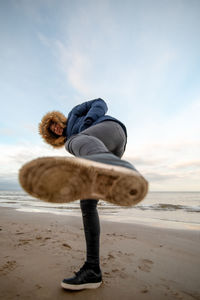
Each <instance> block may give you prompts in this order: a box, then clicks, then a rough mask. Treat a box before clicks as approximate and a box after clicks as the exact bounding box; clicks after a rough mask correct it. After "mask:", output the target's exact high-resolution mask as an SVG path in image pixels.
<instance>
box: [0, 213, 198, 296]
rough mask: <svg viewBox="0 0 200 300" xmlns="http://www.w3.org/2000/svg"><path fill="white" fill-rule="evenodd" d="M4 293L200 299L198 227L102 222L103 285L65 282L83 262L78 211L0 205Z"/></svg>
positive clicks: (1, 288)
mask: <svg viewBox="0 0 200 300" xmlns="http://www.w3.org/2000/svg"><path fill="white" fill-rule="evenodd" d="M0 220H1V222H0V247H1V258H0V299H4V300H6V299H34V300H35V299H55V300H56V299H68V300H70V299H73V300H76V299H89V300H92V299H95V300H98V299H102V300H107V299H109V300H110V299H115V300H118V299H123V300H133V299H136V300H140V299H148V300H150V299H152V300H156V299H159V300H162V299H185V300H186V299H187V300H194V299H200V247H199V246H200V243H199V241H200V231H197V230H177V229H165V228H159V227H157V228H156V227H150V226H145V225H139V224H125V223H118V222H108V221H101V269H102V273H103V284H102V285H101V287H100V288H98V289H96V290H83V291H77V292H74V291H66V290H63V289H62V288H61V287H60V281H61V280H62V279H63V278H64V277H70V276H72V275H73V272H74V271H78V269H79V268H80V267H81V266H82V264H83V263H84V260H85V240H84V232H83V226H82V219H81V217H80V216H76V217H72V216H70V217H68V216H61V215H53V214H47V213H38V214H37V213H25V212H18V211H15V210H14V209H8V208H1V209H0Z"/></svg>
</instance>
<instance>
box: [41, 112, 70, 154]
mask: <svg viewBox="0 0 200 300" xmlns="http://www.w3.org/2000/svg"><path fill="white" fill-rule="evenodd" d="M52 122H55V123H58V124H59V125H60V126H61V127H62V128H66V126H67V118H66V117H65V116H64V115H63V114H62V113H61V112H59V111H52V112H48V113H47V114H46V115H44V117H43V118H42V120H41V122H40V123H39V134H40V135H41V136H42V138H43V140H44V141H45V142H46V143H48V144H50V145H51V146H52V147H54V148H59V147H62V146H64V144H65V142H66V135H61V136H57V135H56V134H54V133H53V132H51V131H50V129H49V127H50V124H51V123H52Z"/></svg>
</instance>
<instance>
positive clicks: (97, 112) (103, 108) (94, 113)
mask: <svg viewBox="0 0 200 300" xmlns="http://www.w3.org/2000/svg"><path fill="white" fill-rule="evenodd" d="M107 110H108V107H107V105H106V103H105V101H104V100H103V99H101V98H98V99H94V100H91V101H87V102H84V103H82V104H80V105H77V106H75V107H74V108H73V109H72V111H71V113H72V114H75V115H77V116H78V117H81V116H85V119H84V121H86V120H87V119H92V120H93V121H96V120H97V119H98V118H100V117H102V116H104V115H105V114H106V112H107Z"/></svg>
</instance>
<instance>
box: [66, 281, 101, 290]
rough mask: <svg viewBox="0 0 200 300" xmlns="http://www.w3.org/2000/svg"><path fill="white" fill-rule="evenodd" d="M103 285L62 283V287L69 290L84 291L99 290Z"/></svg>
mask: <svg viewBox="0 0 200 300" xmlns="http://www.w3.org/2000/svg"><path fill="white" fill-rule="evenodd" d="M101 284H102V281H101V282H95V283H85V284H68V283H64V282H61V287H62V288H64V289H67V290H74V291H78V290H84V289H97V288H98V287H100V285H101Z"/></svg>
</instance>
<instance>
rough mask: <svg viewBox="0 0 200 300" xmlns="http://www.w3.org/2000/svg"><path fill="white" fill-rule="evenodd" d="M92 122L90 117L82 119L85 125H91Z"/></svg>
mask: <svg viewBox="0 0 200 300" xmlns="http://www.w3.org/2000/svg"><path fill="white" fill-rule="evenodd" d="M92 122H93V120H92V118H90V117H89V118H87V119H86V120H85V121H84V124H86V125H91V124H92Z"/></svg>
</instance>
